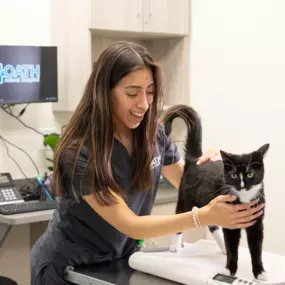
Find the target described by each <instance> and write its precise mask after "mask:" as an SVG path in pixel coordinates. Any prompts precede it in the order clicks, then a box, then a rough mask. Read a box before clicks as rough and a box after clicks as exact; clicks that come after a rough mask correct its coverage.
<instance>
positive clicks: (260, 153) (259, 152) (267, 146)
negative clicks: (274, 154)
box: [256, 143, 269, 157]
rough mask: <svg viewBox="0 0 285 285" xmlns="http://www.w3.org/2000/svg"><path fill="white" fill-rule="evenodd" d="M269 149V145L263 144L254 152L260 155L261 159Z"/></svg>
mask: <svg viewBox="0 0 285 285" xmlns="http://www.w3.org/2000/svg"><path fill="white" fill-rule="evenodd" d="M268 149H269V143H267V144H264V145H263V146H261V147H260V148H259V149H258V150H257V151H256V152H257V153H258V154H259V155H261V156H262V157H264V155H265V154H266V152H267V151H268Z"/></svg>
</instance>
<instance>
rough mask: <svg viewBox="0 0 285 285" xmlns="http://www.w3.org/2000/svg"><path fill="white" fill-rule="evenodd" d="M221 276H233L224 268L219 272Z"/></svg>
mask: <svg viewBox="0 0 285 285" xmlns="http://www.w3.org/2000/svg"><path fill="white" fill-rule="evenodd" d="M219 272H220V273H221V274H224V275H227V276H232V275H231V272H230V270H229V269H227V268H223V269H222V270H220V271H219Z"/></svg>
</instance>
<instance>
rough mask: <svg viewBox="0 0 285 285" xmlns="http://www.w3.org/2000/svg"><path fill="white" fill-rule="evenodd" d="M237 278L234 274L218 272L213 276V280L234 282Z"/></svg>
mask: <svg viewBox="0 0 285 285" xmlns="http://www.w3.org/2000/svg"><path fill="white" fill-rule="evenodd" d="M236 279H237V278H236V277H234V276H228V275H223V274H217V275H215V276H214V277H213V280H217V281H221V282H224V283H228V284H232V283H234V281H235V280H236Z"/></svg>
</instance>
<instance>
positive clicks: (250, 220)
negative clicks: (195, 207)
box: [198, 195, 264, 229]
mask: <svg viewBox="0 0 285 285" xmlns="http://www.w3.org/2000/svg"><path fill="white" fill-rule="evenodd" d="M235 199H236V197H233V196H230V195H225V196H223V195H222V196H218V197H216V198H215V199H213V200H212V201H211V202H210V203H209V204H208V205H206V206H205V207H202V208H200V209H199V211H198V217H199V220H200V223H201V225H202V226H206V225H216V226H220V227H223V228H227V229H241V228H247V227H250V226H252V225H253V224H254V223H255V220H256V219H257V218H258V217H259V216H260V215H262V213H263V210H262V209H263V207H264V204H260V205H257V206H256V207H252V206H255V205H256V204H257V203H258V200H255V201H252V202H250V203H243V204H228V203H226V202H233V201H235Z"/></svg>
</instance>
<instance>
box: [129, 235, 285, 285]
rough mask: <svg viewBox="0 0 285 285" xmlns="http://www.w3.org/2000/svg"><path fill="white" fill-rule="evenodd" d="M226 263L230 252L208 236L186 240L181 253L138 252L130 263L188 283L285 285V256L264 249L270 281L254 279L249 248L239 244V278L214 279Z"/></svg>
mask: <svg viewBox="0 0 285 285" xmlns="http://www.w3.org/2000/svg"><path fill="white" fill-rule="evenodd" d="M225 264H226V255H224V254H222V253H221V251H220V249H219V247H218V245H217V243H216V242H215V241H211V240H205V239H201V240H199V241H198V242H196V243H193V244H192V243H186V242H184V247H182V248H181V249H180V250H179V251H178V252H170V251H162V252H161V251H158V252H142V251H138V252H135V253H134V254H132V255H131V256H130V258H129V266H130V267H131V268H133V269H135V270H138V271H141V272H144V273H148V274H152V275H155V276H158V277H162V278H165V279H168V280H171V281H175V282H179V283H181V284H185V285H194V284H195V285H205V284H243V285H252V284H256V283H261V284H268V285H269V284H270V285H285V256H282V255H277V254H273V253H268V252H263V264H264V268H265V270H266V274H267V281H260V280H256V279H255V278H254V276H253V274H252V271H251V258H250V253H249V250H248V248H246V247H241V246H240V247H239V263H238V271H237V274H236V277H238V278H236V279H235V280H234V279H231V278H224V280H223V282H222V283H219V282H216V281H215V280H213V279H211V278H212V277H213V276H214V275H215V274H217V273H223V274H224V273H225ZM240 279H243V281H240ZM209 280H211V281H209Z"/></svg>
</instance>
